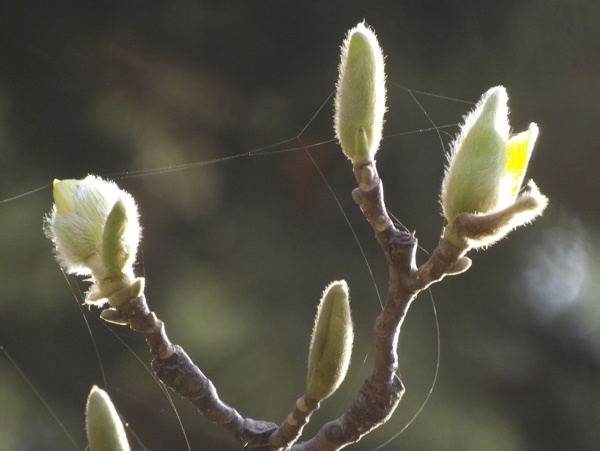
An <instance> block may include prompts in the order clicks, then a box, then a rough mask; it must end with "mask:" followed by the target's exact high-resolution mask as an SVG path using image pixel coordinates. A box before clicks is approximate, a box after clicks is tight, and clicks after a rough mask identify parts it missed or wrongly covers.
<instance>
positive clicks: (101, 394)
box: [85, 385, 130, 451]
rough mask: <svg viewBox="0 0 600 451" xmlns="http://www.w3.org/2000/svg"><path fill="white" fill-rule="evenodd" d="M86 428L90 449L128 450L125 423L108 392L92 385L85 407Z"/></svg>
mask: <svg viewBox="0 0 600 451" xmlns="http://www.w3.org/2000/svg"><path fill="white" fill-rule="evenodd" d="M85 429H86V433H87V438H88V444H89V448H90V451H128V450H129V449H130V448H129V443H128V442H127V435H126V434H125V429H124V428H123V423H122V422H121V419H120V418H119V414H118V413H117V411H116V410H115V406H114V405H113V403H112V401H111V400H110V398H109V396H108V394H107V393H106V392H105V391H104V390H101V389H100V388H98V387H96V386H95V385H94V386H93V387H92V390H91V391H90V394H89V396H88V399H87V404H86V407H85Z"/></svg>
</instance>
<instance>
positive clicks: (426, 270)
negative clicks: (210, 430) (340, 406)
mask: <svg viewBox="0 0 600 451" xmlns="http://www.w3.org/2000/svg"><path fill="white" fill-rule="evenodd" d="M354 172H355V175H356V179H357V181H358V188H357V189H355V190H354V192H353V197H354V199H355V200H356V201H357V203H358V204H359V206H360V207H361V209H362V211H363V213H364V215H365V218H366V219H367V221H368V222H369V223H370V224H371V226H372V227H373V230H374V232H375V237H376V239H377V241H378V242H379V245H380V246H381V248H382V250H383V253H384V255H385V258H386V261H387V264H388V270H389V282H388V293H387V298H386V302H385V305H384V307H383V311H382V312H381V314H380V315H379V316H378V317H377V319H376V321H375V326H374V331H373V332H374V342H375V357H374V364H373V369H372V371H371V372H370V374H369V375H368V376H367V379H366V380H365V381H364V383H363V385H362V387H361V388H360V390H359V392H358V393H357V395H356V397H355V398H354V399H353V400H352V401H351V402H350V404H349V406H348V408H347V409H346V411H345V412H344V413H343V414H342V415H341V416H340V417H339V418H337V419H335V420H333V421H330V422H328V423H327V424H325V425H324V426H323V427H322V428H321V430H320V431H319V432H318V433H317V435H315V436H314V437H313V438H312V439H310V440H307V441H305V442H303V443H298V444H295V445H292V444H293V443H294V442H295V441H296V440H297V439H298V438H299V436H300V433H301V431H302V428H303V427H304V425H305V424H306V423H307V422H308V420H309V418H310V415H311V414H312V412H314V411H315V410H316V409H317V408H318V407H319V405H318V403H316V402H314V401H312V400H310V399H308V398H306V396H305V395H304V396H303V397H301V398H300V399H298V401H297V402H296V405H295V408H294V410H293V411H292V413H290V415H289V416H288V418H287V419H286V421H285V422H284V423H283V424H282V425H281V426H279V427H277V425H275V424H273V423H270V422H266V421H259V420H252V419H248V418H246V419H245V418H243V417H242V416H241V415H240V414H239V413H238V412H237V411H236V410H235V409H233V408H232V407H230V406H228V405H227V404H225V403H223V401H221V400H220V399H219V396H218V395H217V391H216V389H215V387H214V385H213V384H212V382H211V381H210V380H209V379H208V378H207V377H206V376H205V375H204V374H203V373H202V372H201V371H200V369H199V368H198V367H197V366H196V365H194V363H193V362H192V361H191V360H190V358H189V357H188V356H187V354H186V353H185V352H184V351H183V349H182V348H181V347H179V346H177V345H174V344H172V343H171V342H170V341H169V339H168V337H167V335H166V332H165V327H164V323H163V322H162V321H161V320H159V319H158V318H156V315H155V314H154V313H152V312H151V311H150V310H149V309H148V306H147V304H146V299H145V297H144V296H143V295H141V296H139V297H137V298H135V299H132V300H131V301H129V302H127V303H125V304H123V305H121V306H119V307H116V308H110V309H107V310H105V311H103V312H102V317H103V318H105V319H106V320H109V321H114V322H120V323H126V324H129V326H130V327H131V328H132V329H133V330H135V331H137V332H140V333H142V334H144V336H145V338H146V341H147V343H148V345H149V346H150V352H151V353H152V354H153V355H154V359H153V361H152V368H153V369H154V371H155V372H156V375H157V377H158V378H159V379H160V380H161V381H162V382H163V383H164V384H165V385H166V386H168V387H170V388H172V389H173V390H174V391H176V392H177V393H179V394H180V395H181V396H183V397H184V398H186V399H188V400H189V401H190V402H191V403H192V404H193V405H194V406H196V407H197V408H198V410H199V411H200V413H201V414H202V415H204V416H205V417H206V418H208V419H209V420H210V421H212V422H213V423H215V424H218V425H221V426H222V427H223V428H225V429H226V430H227V431H229V432H230V433H231V434H232V435H233V437H234V438H235V439H236V440H237V441H238V442H239V443H241V444H242V445H243V446H244V447H245V448H244V449H247V450H250V449H251V450H255V451H279V450H284V449H291V450H292V451H309V450H310V451H333V450H337V449H340V448H342V447H344V446H346V445H348V444H351V443H354V442H356V441H358V440H360V438H361V437H363V436H364V435H365V434H367V433H369V432H370V431H371V430H373V429H375V428H377V427H378V426H380V425H382V424H383V423H385V422H386V421H387V420H388V419H389V418H390V416H391V415H392V413H393V412H394V410H395V409H396V407H397V406H398V403H399V402H400V399H401V397H402V394H403V393H404V387H403V385H402V382H401V381H400V379H399V378H398V376H397V375H396V372H397V370H398V355H397V346H398V339H399V336H400V328H401V325H402V322H403V321H404V318H405V316H406V313H407V311H408V308H409V307H410V304H411V302H412V301H413V300H414V299H415V297H416V295H417V294H418V293H419V292H420V291H421V290H423V289H425V288H427V287H428V286H429V285H431V284H432V283H434V282H436V281H439V280H441V279H442V278H443V277H444V276H445V275H447V274H453V273H458V272H460V271H463V270H464V269H466V267H468V264H469V263H470V261H469V260H468V259H467V258H466V257H464V253H465V250H464V249H460V248H458V247H456V246H454V245H452V244H451V243H450V242H449V241H448V240H446V239H442V240H441V242H440V244H439V246H438V247H437V248H436V249H435V251H434V252H433V253H432V255H431V257H430V258H429V260H428V261H427V262H426V263H425V264H423V265H422V266H421V267H419V268H417V264H416V249H417V239H416V238H415V236H414V235H411V234H409V233H406V232H399V231H398V230H397V229H396V228H395V227H394V225H393V223H392V221H391V219H390V217H389V216H388V214H387V210H386V207H385V202H384V196H383V184H382V182H381V180H380V179H379V177H378V175H377V171H376V168H375V163H374V162H367V163H364V164H362V165H360V166H357V167H355V168H354ZM290 446H291V447H290Z"/></svg>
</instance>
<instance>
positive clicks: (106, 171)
mask: <svg viewBox="0 0 600 451" xmlns="http://www.w3.org/2000/svg"><path fill="white" fill-rule="evenodd" d="M362 19H366V21H367V23H368V24H370V25H371V26H373V27H374V28H375V30H376V32H377V34H378V36H379V39H380V44H381V45H382V47H383V49H384V52H385V54H386V55H387V60H386V61H387V74H388V78H387V80H388V83H387V85H388V106H389V113H388V115H387V122H386V125H385V131H384V132H385V140H384V142H383V143H382V148H381V150H380V152H379V154H378V161H379V170H380V175H381V176H382V178H383V180H384V183H385V186H386V198H387V202H388V207H389V208H390V210H391V211H392V212H393V213H394V214H395V215H396V216H397V217H398V218H399V219H400V220H401V221H402V222H403V223H404V224H405V225H406V226H407V227H408V228H409V229H410V230H416V232H417V236H418V237H419V239H420V244H421V246H422V247H423V248H424V249H425V250H429V251H431V250H432V249H433V248H434V247H435V245H436V243H437V240H438V237H439V234H440V231H441V228H442V219H441V216H440V212H439V210H440V207H439V204H438V190H439V186H440V181H441V176H442V173H443V166H444V163H445V156H444V151H445V149H447V145H448V143H449V142H450V140H451V137H452V136H454V134H455V133H456V131H457V127H456V126H452V127H448V128H442V129H441V130H440V134H439V135H438V134H437V133H435V132H432V131H422V132H419V130H423V129H428V128H430V127H431V123H432V122H433V123H434V124H436V125H438V126H441V125H447V124H456V123H457V122H459V121H460V120H461V117H462V115H464V114H465V113H466V112H467V111H468V110H469V109H470V108H471V107H472V104H471V103H470V102H475V101H477V100H478V99H479V97H480V95H481V94H482V93H483V92H485V91H486V90H487V89H488V88H489V87H491V86H495V85H498V84H502V85H505V86H506V87H507V89H508V93H509V97H510V101H509V106H510V108H511V110H512V113H511V124H512V126H513V127H514V129H515V131H521V130H524V129H526V128H527V126H528V125H529V122H531V121H535V122H537V123H538V124H539V127H540V129H541V136H540V138H539V140H538V143H537V145H536V150H535V152H534V155H533V159H532V161H531V164H530V170H529V176H530V177H531V178H533V179H535V181H536V182H537V184H538V186H539V187H540V189H541V191H542V192H543V193H544V194H546V195H547V196H548V197H549V198H550V201H551V203H550V207H549V208H548V210H547V212H546V214H545V215H544V217H543V218H542V219H540V220H537V221H536V222H535V223H534V224H532V225H531V226H529V227H528V228H526V229H520V230H518V231H516V232H513V233H512V234H511V235H510V237H509V239H507V240H504V241H502V242H500V243H499V244H497V245H495V246H494V247H493V248H491V249H489V250H487V251H485V252H478V253H473V255H471V257H472V258H473V260H474V265H473V267H472V268H471V269H470V270H469V271H468V272H467V273H466V274H464V275H461V276H460V277H454V278H448V279H446V280H444V281H442V283H440V284H437V285H435V286H434V287H433V289H432V290H431V294H429V293H423V294H421V296H420V297H419V299H418V300H417V301H416V302H415V303H414V304H413V306H412V308H411V311H410V312H409V315H408V318H407V320H406V322H405V324H404V330H403V335H402V339H401V343H400V349H399V351H400V359H401V372H402V378H403V380H404V382H405V385H406V387H407V392H406V394H405V397H404V399H403V401H402V403H401V404H400V406H399V408H398V410H397V412H396V414H395V415H394V416H393V418H392V419H391V421H390V422H389V423H388V424H386V425H385V426H383V427H381V428H380V429H378V430H377V431H376V432H374V433H372V434H370V435H368V436H367V437H365V438H364V439H363V440H362V441H361V442H360V443H358V444H356V445H354V447H352V448H351V449H355V450H371V449H373V448H374V447H376V446H378V445H380V444H382V443H384V442H385V441H386V440H387V439H389V438H390V437H392V436H393V435H394V434H395V433H396V432H398V431H399V430H401V429H402V428H403V427H404V425H406V423H407V422H408V421H409V420H410V419H411V418H412V417H413V415H414V414H415V412H416V411H417V410H418V409H419V407H420V406H421V404H422V403H423V401H424V400H425V398H426V396H427V393H428V392H429V389H430V387H431V384H432V380H433V377H434V374H435V369H436V359H437V333H436V325H435V317H434V312H433V307H432V302H431V297H433V299H434V300H435V305H436V307H437V319H438V321H439V328H440V340H441V351H440V352H441V357H440V367H439V377H438V380H437V384H436V386H435V389H434V391H433V394H432V396H431V398H430V400H429V402H428V404H427V405H426V407H425V408H424V410H423V411H422V413H421V414H420V415H419V416H418V418H417V419H416V420H415V421H414V423H413V424H412V425H411V426H410V427H409V428H408V429H407V430H406V432H404V433H403V434H401V435H400V436H399V437H397V438H396V439H395V440H394V441H392V442H391V443H390V444H388V445H386V446H384V447H383V449H386V450H394V449H403V450H567V449H568V450H596V449H598V446H599V445H598V443H600V428H599V427H598V424H599V422H600V328H599V324H600V300H599V299H598V295H599V293H600V291H599V290H600V282H599V279H598V276H599V275H600V253H599V249H600V248H599V237H600V235H599V233H598V226H599V225H600V224H599V223H600V215H599V213H598V206H599V205H600V202H599V200H600V199H599V191H600V183H599V182H598V173H599V170H600V160H599V159H598V150H599V149H598V136H599V135H598V129H599V126H598V120H599V118H600V115H599V114H598V113H599V107H598V105H600V83H599V82H600V76H599V75H600V57H599V56H600V2H597V1H596V0H587V1H585V0H579V1H567V0H563V1H559V0H525V1H517V0H513V1H500V2H484V1H480V2H462V1H416V0H414V1H391V0H390V1H374V2H364V1H363V2H357V1H329V2H318V1H314V2H308V1H303V2H281V1H247V0H246V1H243V0H239V1H225V2H196V1H192V0H171V1H161V2H142V1H127V2H121V1H115V0H105V1H103V2H92V1H82V2H59V1H55V2H42V1H34V0H29V1H25V0H23V1H17V0H9V1H6V2H3V5H2V7H0V44H1V45H0V198H1V199H2V200H4V199H9V198H12V197H13V196H17V195H20V194H23V193H26V192H28V191H30V190H32V189H35V188H38V187H41V186H45V188H44V189H42V190H40V191H38V192H35V193H32V194H30V195H27V196H24V197H21V198H18V199H15V200H11V201H5V202H2V203H0V230H1V231H2V233H0V265H1V266H0V325H1V327H0V346H3V349H4V351H5V352H3V353H0V381H1V384H0V448H1V449H3V450H13V449H15V450H16V449H18V450H58V449H60V450H66V449H84V448H85V435H84V430H83V425H84V416H83V409H84V404H85V399H86V396H87V393H88V392H89V390H90V387H91V385H92V384H97V385H100V386H101V387H104V388H106V389H107V391H108V392H109V393H110V395H111V396H112V398H113V400H114V401H115V403H116V405H117V408H118V410H119V411H120V413H121V414H122V415H123V417H124V418H125V419H126V421H127V422H128V424H129V427H130V431H131V435H130V439H131V443H132V446H133V448H134V449H144V448H146V449H150V450H167V449H168V450H185V449H187V445H186V442H185V438H184V435H183V433H182V431H181V428H180V426H179V425H178V419H177V417H176V415H175V411H174V409H173V407H171V405H170V402H169V400H168V399H167V398H166V397H165V395H164V394H163V393H162V391H161V389H160V387H159V384H157V382H156V381H155V380H154V379H153V378H152V376H151V374H150V373H149V372H148V371H147V370H146V369H145V367H144V365H146V366H147V365H148V364H149V361H150V356H149V354H148V352H147V347H146V345H145V343H144V342H143V340H142V337H140V336H138V335H136V334H133V333H130V331H128V330H126V329H125V328H119V327H113V326H109V325H107V324H104V323H103V322H102V321H100V320H99V319H98V318H97V317H98V312H97V311H96V310H94V309H92V310H91V311H89V310H88V309H87V308H85V307H80V306H79V305H78V304H79V303H80V302H81V301H82V295H81V293H82V292H84V291H85V289H86V284H85V283H83V282H81V281H79V280H77V279H75V278H72V277H68V278H65V277H64V276H63V274H62V273H61V272H60V270H59V268H58V265H57V264H56V263H55V261H54V259H53V255H52V246H51V243H50V242H49V240H47V239H46V238H45V237H44V236H43V233H42V218H43V216H44V215H45V214H46V213H47V212H48V211H49V210H50V208H51V203H52V197H51V189H50V182H51V181H52V179H54V178H79V177H83V176H85V175H86V174H88V173H94V174H101V175H106V176H111V177H112V178H114V179H115V180H117V181H118V183H119V184H120V185H121V186H122V187H123V188H125V189H127V190H128V191H129V192H130V193H131V194H133V195H134V197H135V198H136V199H137V201H138V204H139V208H140V212H141V217H142V224H143V226H144V236H145V238H144V240H143V249H142V250H141V252H140V256H139V263H138V266H137V268H138V271H137V272H138V273H139V274H140V275H145V277H146V281H147V289H146V294H147V297H148V301H149V303H150V306H151V308H152V309H153V310H155V311H156V313H157V314H158V315H159V317H161V318H163V319H164V320H165V321H166V323H167V331H168V332H169V335H170V337H171V339H172V340H173V341H174V342H176V343H179V344H181V345H182V346H183V347H184V348H185V349H186V350H187V352H188V353H189V354H190V355H191V356H192V358H193V359H194V361H195V362H196V364H198V365H199V366H200V367H201V368H202V370H203V371H204V372H205V373H206V374H207V375H208V376H209V377H210V378H211V379H212V380H213V381H214V382H215V384H216V386H217V388H218V389H219V392H220V394H221V396H222V398H223V399H224V400H225V401H226V402H228V403H230V404H231V405H233V406H234V407H235V408H237V409H238V410H239V411H240V412H241V413H242V414H243V415H244V416H249V417H252V418H257V419H266V420H271V421H273V422H276V423H280V422H282V421H283V420H284V419H285V417H286V415H287V413H288V412H289V410H290V409H291V408H292V406H293V403H294V401H295V400H296V398H297V397H298V396H299V395H300V394H301V392H302V390H303V384H304V379H305V366H306V354H307V348H308V343H309V339H310V337H309V334H310V330H311V327H312V321H313V316H314V313H315V309H316V304H317V301H318V299H319V296H320V293H321V291H322V289H323V288H324V287H325V286H326V285H327V283H329V282H330V281H331V280H335V279H340V278H345V279H346V280H347V281H348V283H349V285H350V289H351V296H352V308H353V316H354V320H355V324H356V333H357V336H356V339H355V348H354V354H353V363H352V366H351V368H350V373H349V376H348V378H347V380H346V382H345V383H344V385H343V386H342V388H341V389H340V391H339V392H338V393H336V395H334V396H333V397H332V398H331V399H330V400H329V401H327V402H325V403H324V406H323V408H322V410H321V411H319V412H318V413H317V414H315V415H314V416H313V421H312V423H311V425H310V426H309V427H308V428H307V434H312V433H314V432H315V431H316V430H317V429H318V427H319V425H320V424H322V423H323V422H325V421H327V420H328V419H330V418H331V417H332V416H334V415H336V416H337V415H339V414H340V413H341V411H342V409H343V408H344V407H345V406H346V404H347V403H348V401H349V399H350V397H351V396H352V394H353V393H355V392H356V389H357V388H358V387H359V386H360V384H361V382H362V380H363V378H364V376H365V374H366V372H367V371H368V368H369V366H370V353H369V351H370V343H371V328H372V324H373V321H374V318H375V317H376V316H377V314H378V312H379V309H380V306H379V302H378V300H377V293H376V290H375V288H374V283H375V284H376V285H377V287H378V288H379V290H380V291H381V292H382V293H383V292H384V291H385V287H386V268H385V265H384V262H383V258H382V255H381V253H380V251H379V249H378V248H377V245H376V243H375V240H374V239H373V238H372V231H371V230H370V229H369V228H368V226H367V224H365V221H364V219H363V218H362V217H361V214H360V212H359V211H358V208H357V207H356V206H355V205H354V204H353V202H352V200H351V196H350V193H351V190H352V189H353V187H354V180H353V176H352V173H351V167H350V164H349V163H348V162H347V161H346V160H345V158H344V157H343V155H342V153H341V151H340V150H339V149H338V148H337V146H336V145H335V143H334V142H332V141H331V139H332V138H333V132H332V127H331V126H332V109H333V107H332V103H331V100H330V99H329V100H328V96H329V95H330V94H331V93H332V91H333V89H334V84H335V81H336V78H337V65H338V60H339V46H340V44H341V42H342V40H343V38H344V35H345V33H346V31H347V30H348V29H349V28H351V27H352V26H354V25H355V24H356V23H357V22H359V21H361V20H362ZM407 88H410V89H413V90H416V91H422V92H425V93H429V94H423V93H420V92H413V95H414V98H413V96H412V95H411V92H409V91H408V90H407ZM431 94H435V95H431ZM440 96H442V97H440ZM420 105H421V106H420ZM321 106H322V109H319V108H320V107H321ZM421 107H422V108H421ZM423 110H424V111H425V112H426V114H425V112H424V111H423ZM317 112H318V114H317V115H316V116H315V117H314V120H311V118H312V117H313V115H315V113H317ZM307 124H308V126H307V127H306V128H305V126H306V125H307ZM296 137H299V139H291V140H290V141H289V142H286V143H283V144H282V145H280V146H276V147H272V148H271V149H270V150H285V149H295V150H291V151H289V152H278V153H271V154H267V155H261V156H248V157H242V158H233V159H227V158H228V157H232V156H235V155H239V154H244V153H247V152H249V151H252V150H255V149H259V148H262V147H264V146H269V145H272V144H276V143H279V142H281V141H284V140H288V139H290V138H296ZM323 142H325V144H320V145H317V146H314V147H311V148H309V149H308V150H309V152H310V155H311V156H312V158H313V159H314V160H315V162H316V163H317V164H318V167H319V168H320V170H321V171H322V173H323V175H324V177H325V178H326V180H327V182H328V183H329V186H327V184H325V183H324V182H323V180H322V178H321V176H320V174H319V171H318V170H317V169H316V168H315V166H314V164H313V162H312V161H311V158H310V156H309V155H308V154H307V152H306V149H305V148H304V147H303V145H306V146H308V145H312V144H318V143H323ZM215 159H216V160H219V159H225V160H224V161H217V162H216V163H211V162H212V161H213V160H215ZM196 162H200V163H199V164H197V165H193V167H189V168H187V169H185V170H177V171H162V172H161V171H159V173H157V174H154V175H148V174H147V173H146V175H144V173H142V174H141V176H136V174H135V171H147V170H152V169H156V168H165V167H170V166H175V165H180V164H187V163H196ZM330 188H331V190H332V191H333V193H335V196H337V200H339V202H340V205H341V207H342V209H343V211H344V212H345V214H346V215H347V216H348V220H349V222H350V224H351V225H352V229H353V230H354V232H355V233H356V234H357V236H358V239H359V241H360V244H361V246H362V248H363V250H364V253H365V256H366V259H367V260H368V262H369V265H370V268H371V270H372V272H373V278H372V277H371V275H370V274H369V271H368V269H367V266H366V264H365V261H364V259H363V256H362V254H361V251H360V249H359V247H358V246H357V243H356V241H355V239H354V237H353V230H351V228H350V227H349V226H348V224H347V222H346V218H345V217H344V214H343V213H342V211H341V210H340V208H339V207H338V205H337V204H336V199H335V198H334V197H333V196H332V194H331V192H330ZM425 258H426V255H425V253H424V252H423V253H421V255H420V259H421V261H423V259H425ZM86 320H87V323H88V324H86ZM88 327H89V329H88ZM90 331H91V333H90ZM96 348H97V351H96ZM7 353H8V354H7ZM8 356H10V357H11V358H12V359H14V361H15V362H17V363H18V365H19V367H20V369H21V370H22V372H23V373H24V374H25V375H26V377H27V378H28V380H29V381H30V382H31V384H33V386H35V388H36V390H37V391H38V392H39V395H38V394H37V393H36V392H35V391H34V390H33V389H32V388H31V386H30V385H28V382H27V380H26V379H25V378H24V377H23V375H22V374H21V373H20V371H19V369H18V368H17V367H16V366H14V365H13V364H12V363H11V361H10V359H9V357H8ZM173 401H174V403H175V406H176V411H177V414H178V415H179V416H180V418H181V421H182V423H183V425H184V428H185V431H186V434H187V437H188V439H189V444H190V445H189V446H190V448H191V449H193V450H212V449H224V450H230V449H231V450H234V449H239V448H238V447H236V444H235V442H234V441H233V440H232V439H231V438H230V437H229V436H228V435H227V434H226V433H225V432H224V431H222V430H221V429H219V428H216V427H214V426H213V425H211V424H209V423H208V422H207V421H205V420H204V419H203V418H201V417H200V416H199V415H198V414H197V413H196V412H195V411H194V409H193V408H191V407H189V406H188V405H187V404H186V403H185V402H182V401H181V400H180V399H178V398H177V397H176V395H175V396H174V399H173ZM44 403H47V404H48V405H49V406H50V407H51V408H52V410H53V412H54V414H55V415H56V417H57V418H58V419H55V418H53V417H52V416H51V414H50V413H49V412H48V410H46V408H45V407H44ZM65 431H66V432H65ZM134 434H135V436H136V437H137V438H136V437H134ZM69 435H70V436H71V438H69Z"/></svg>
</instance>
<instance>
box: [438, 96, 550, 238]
mask: <svg viewBox="0 0 600 451" xmlns="http://www.w3.org/2000/svg"><path fill="white" fill-rule="evenodd" d="M507 102H508V96H507V94H506V90H505V89H504V88H503V87H502V86H497V87H495V88H491V89H490V90H488V91H487V92H486V93H485V94H484V95H483V97H482V99H481V100H480V101H479V103H478V104H477V105H476V107H475V109H474V110H473V111H472V112H471V113H470V114H468V115H467V116H466V117H465V122H464V125H463V126H462V127H461V131H460V133H459V135H458V137H457V138H456V140H455V141H454V143H453V144H452V150H451V152H450V154H449V156H448V166H447V168H446V173H445V176H444V181H443V183H442V194H441V203H442V207H443V211H444V216H445V217H446V220H447V221H448V227H446V231H445V236H446V237H447V238H449V239H450V240H451V241H452V242H453V243H454V244H456V245H457V246H459V247H469V248H470V247H482V246H487V245H489V244H492V243H494V242H495V241H497V240H499V239H500V238H502V237H503V236H505V235H506V234H507V233H508V232H509V231H510V230H512V229H514V228H515V227H517V226H519V225H522V224H525V223H527V222H529V221H531V220H533V219H534V218H535V217H536V216H538V215H540V214H541V213H542V211H543V210H544V208H545V207H546V205H547V203H548V200H547V199H546V197H545V196H543V195H542V194H540V192H539V191H538V190H537V187H536V186H535V184H533V182H529V183H528V185H527V189H526V190H524V192H523V193H521V194H520V193H519V191H520V189H521V186H522V184H523V179H524V177H525V171H526V169H527V164H528V163H529V159H530V157H531V153H532V151H533V146H534V144H535V141H536V138H537V136H538V127H537V125H536V124H534V123H532V124H531V125H530V126H529V129H528V130H527V131H525V132H522V133H519V134H517V135H515V136H512V137H510V126H509V123H508V106H507Z"/></svg>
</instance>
